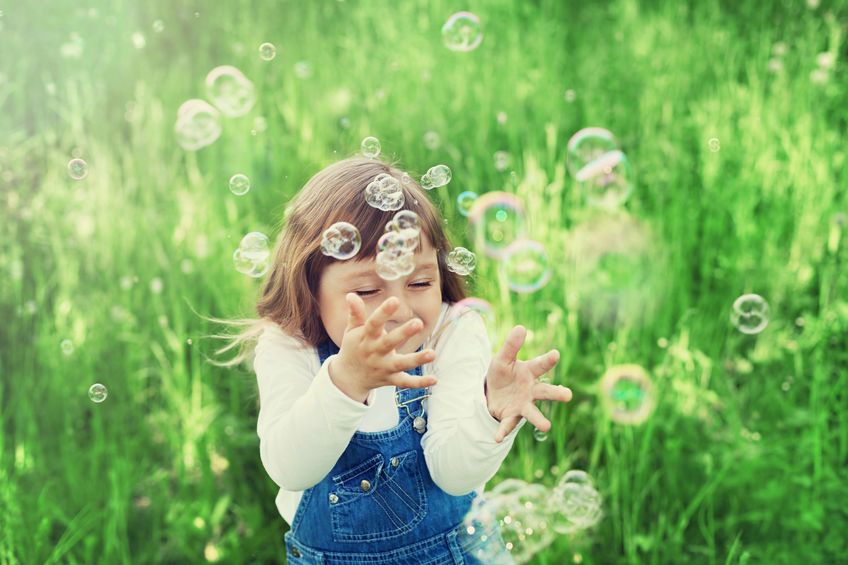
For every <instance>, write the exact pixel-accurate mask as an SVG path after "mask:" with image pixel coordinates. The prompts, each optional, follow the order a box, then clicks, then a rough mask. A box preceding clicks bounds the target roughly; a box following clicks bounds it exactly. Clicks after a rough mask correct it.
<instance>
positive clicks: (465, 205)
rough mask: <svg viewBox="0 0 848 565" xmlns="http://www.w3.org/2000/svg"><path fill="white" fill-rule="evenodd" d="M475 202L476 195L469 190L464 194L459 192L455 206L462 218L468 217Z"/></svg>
mask: <svg viewBox="0 0 848 565" xmlns="http://www.w3.org/2000/svg"><path fill="white" fill-rule="evenodd" d="M476 200H477V193H476V192H471V191H470V190H466V191H465V192H461V193H460V194H459V196H457V197H456V206H457V209H458V210H459V213H460V214H462V215H463V216H468V214H470V213H471V208H472V206H474V202H475V201H476Z"/></svg>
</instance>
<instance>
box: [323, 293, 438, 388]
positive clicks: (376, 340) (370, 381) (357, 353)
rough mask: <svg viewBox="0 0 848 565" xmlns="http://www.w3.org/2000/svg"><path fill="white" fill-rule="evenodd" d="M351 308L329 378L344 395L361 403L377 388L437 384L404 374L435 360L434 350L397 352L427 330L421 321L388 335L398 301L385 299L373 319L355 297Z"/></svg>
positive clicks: (351, 295) (349, 297)
mask: <svg viewBox="0 0 848 565" xmlns="http://www.w3.org/2000/svg"><path fill="white" fill-rule="evenodd" d="M345 298H346V299H347V305H348V320H347V327H346V328H345V331H344V336H343V337H342V343H341V344H340V347H339V353H338V355H337V357H336V359H334V360H333V362H332V363H331V366H330V378H331V379H332V381H333V382H334V383H335V385H336V386H337V387H339V389H341V391H342V392H344V393H345V394H347V395H348V396H349V397H351V398H353V399H354V400H358V401H360V402H364V401H365V399H366V398H367V397H368V393H369V392H370V391H371V390H372V389H375V388H377V387H381V386H385V385H394V386H396V387H399V388H421V387H427V386H433V385H434V384H436V378H435V377H434V376H432V375H425V376H422V377H418V376H415V375H410V374H409V373H406V372H404V371H408V370H410V369H414V368H415V367H418V366H419V365H423V364H424V363H429V362H431V361H432V360H433V359H435V358H436V352H435V351H433V350H432V349H424V350H421V351H416V352H415V353H398V352H397V351H396V349H397V348H398V347H399V346H401V345H402V344H403V343H405V342H406V341H407V340H408V339H409V338H411V337H412V336H414V335H415V334H417V333H418V332H420V331H421V330H422V329H424V323H423V322H422V321H421V320H419V319H418V318H413V319H411V320H407V321H406V322H404V323H403V324H401V325H400V326H398V327H396V328H394V329H392V330H391V331H389V332H387V331H386V328H385V326H386V322H388V321H389V320H390V319H391V317H392V314H394V313H395V311H396V310H397V309H398V307H399V306H400V303H399V302H398V300H397V299H396V298H388V299H386V300H385V301H384V302H383V303H382V304H380V306H378V307H377V309H376V310H374V312H372V313H371V315H370V316H368V317H367V318H366V316H365V303H364V302H363V301H362V298H360V297H359V296H357V295H356V294H354V293H352V292H351V293H349V294H347V296H346V297H345Z"/></svg>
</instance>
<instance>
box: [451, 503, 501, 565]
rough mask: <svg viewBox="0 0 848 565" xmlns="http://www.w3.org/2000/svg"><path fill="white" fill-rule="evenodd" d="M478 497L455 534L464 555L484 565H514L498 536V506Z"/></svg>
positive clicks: (499, 535)
mask: <svg viewBox="0 0 848 565" xmlns="http://www.w3.org/2000/svg"><path fill="white" fill-rule="evenodd" d="M489 498H490V497H489V496H488V495H487V496H486V497H485V498H484V497H483V496H482V495H478V496H477V497H475V498H474V501H473V502H472V503H471V508H470V509H469V511H468V513H467V514H466V515H465V517H464V518H463V522H462V528H459V530H458V532H457V541H458V542H459V544H460V546H461V547H462V550H463V552H464V553H465V554H467V555H471V556H473V557H474V558H476V559H477V561H478V562H479V563H485V564H486V565H514V564H515V560H514V559H513V557H512V556H510V554H509V552H508V551H507V549H506V547H505V546H504V542H503V538H502V537H501V534H500V529H499V524H498V516H497V509H498V507H499V505H498V504H491V503H489V501H488V499H489Z"/></svg>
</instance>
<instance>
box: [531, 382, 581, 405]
mask: <svg viewBox="0 0 848 565" xmlns="http://www.w3.org/2000/svg"><path fill="white" fill-rule="evenodd" d="M571 396H572V394H571V389H569V388H567V387H564V386H559V385H549V384H545V383H536V385H535V386H534V387H533V400H552V401H554V402H568V401H569V400H571Z"/></svg>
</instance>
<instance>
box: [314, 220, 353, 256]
mask: <svg viewBox="0 0 848 565" xmlns="http://www.w3.org/2000/svg"><path fill="white" fill-rule="evenodd" d="M360 247H362V237H361V236H360V235H359V230H358V229H356V226H354V225H353V224H350V223H348V222H336V223H335V224H333V225H332V226H330V227H329V228H327V229H326V230H325V231H324V234H323V235H322V237H321V253H323V254H324V255H328V256H330V257H333V258H334V259H338V260H340V261H346V260H347V259H350V258H351V257H353V256H354V255H356V254H357V253H358V252H359V249H360Z"/></svg>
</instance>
